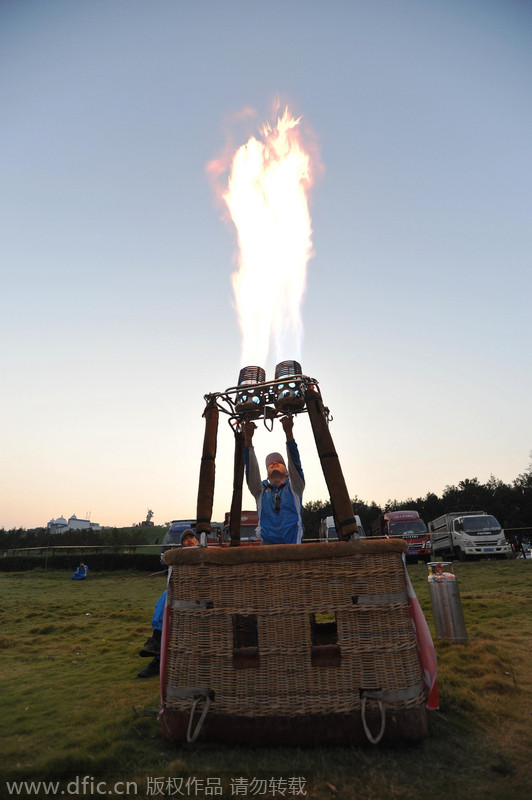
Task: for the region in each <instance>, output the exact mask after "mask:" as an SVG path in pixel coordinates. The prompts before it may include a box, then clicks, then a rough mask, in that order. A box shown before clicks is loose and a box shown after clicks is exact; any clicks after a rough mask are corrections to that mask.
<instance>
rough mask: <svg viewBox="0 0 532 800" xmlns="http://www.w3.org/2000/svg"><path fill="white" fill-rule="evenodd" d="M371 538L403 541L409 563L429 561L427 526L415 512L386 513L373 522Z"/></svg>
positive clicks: (429, 543) (429, 549) (430, 553)
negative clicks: (383, 537) (406, 547)
mask: <svg viewBox="0 0 532 800" xmlns="http://www.w3.org/2000/svg"><path fill="white" fill-rule="evenodd" d="M370 535H371V536H386V537H389V538H392V539H404V540H405V541H406V542H408V553H407V554H406V556H407V559H408V560H409V561H414V562H417V561H418V560H419V559H420V558H422V559H423V560H424V561H430V560H431V558H432V545H431V542H430V534H429V532H428V530H427V526H426V525H425V523H424V522H423V520H422V519H421V517H420V516H419V514H418V513H417V511H387V512H386V513H385V514H381V515H380V517H377V519H376V520H375V521H374V522H373V524H372V526H371V534H370Z"/></svg>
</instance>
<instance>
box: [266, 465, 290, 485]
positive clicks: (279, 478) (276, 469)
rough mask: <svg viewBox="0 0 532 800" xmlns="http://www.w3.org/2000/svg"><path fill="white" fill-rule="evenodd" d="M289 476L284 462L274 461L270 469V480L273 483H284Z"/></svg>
mask: <svg viewBox="0 0 532 800" xmlns="http://www.w3.org/2000/svg"><path fill="white" fill-rule="evenodd" d="M287 475H288V472H287V471H286V467H285V465H284V464H283V463H282V461H272V463H271V464H270V465H269V467H268V480H269V481H270V482H271V483H277V482H279V483H282V482H283V481H284V479H285V478H286V476H287Z"/></svg>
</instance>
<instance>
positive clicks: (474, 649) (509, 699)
mask: <svg viewBox="0 0 532 800" xmlns="http://www.w3.org/2000/svg"><path fill="white" fill-rule="evenodd" d="M409 572H410V576H411V578H412V582H413V584H414V587H415V589H416V592H417V593H418V597H419V599H420V602H421V604H422V606H423V608H424V610H425V614H426V617H427V620H428V622H429V626H430V627H431V629H432V630H433V625H432V612H431V607H430V601H429V594H428V585H427V568H426V566H425V565H422V564H419V565H414V566H411V567H409ZM455 572H456V574H457V577H458V579H459V582H460V589H461V595H462V602H463V607H464V615H465V619H466V625H467V629H468V635H469V643H468V644H467V645H456V644H449V643H445V642H436V648H437V652H438V661H439V686H440V699H441V709H440V711H439V712H431V714H430V716H429V737H428V738H427V739H425V740H424V741H423V742H421V743H420V744H418V745H416V746H409V747H406V746H401V745H400V744H397V745H394V746H390V745H388V746H380V745H379V746H377V747H374V746H371V745H369V744H368V745H367V746H364V747H338V748H322V749H308V750H306V749H303V748H293V749H290V748H257V749H252V748H244V747H231V746H221V745H176V744H173V743H170V742H168V741H166V740H165V739H163V738H162V736H161V734H160V731H159V723H158V721H157V719H156V711H157V710H158V706H159V689H158V680H157V679H156V678H152V679H149V680H146V681H141V680H139V679H137V677H136V673H137V671H138V670H139V669H140V668H141V667H142V666H144V665H145V664H146V660H145V659H140V658H138V656H137V651H138V650H139V648H140V647H141V646H142V644H143V642H144V640H145V638H146V636H147V635H148V634H149V632H150V618H151V614H152V610H153V604H154V602H155V600H156V598H157V597H158V595H159V593H160V592H161V591H162V589H163V588H164V585H165V579H164V576H163V575H155V576H149V575H146V574H145V573H137V572H131V573H125V572H120V573H108V572H105V573H103V572H102V573H90V574H89V578H88V579H87V581H84V582H74V581H72V580H71V579H70V573H64V572H58V571H53V572H50V571H49V572H44V571H40V570H34V571H31V572H25V573H0V588H1V594H2V598H3V603H2V612H1V617H0V620H1V627H0V646H1V648H2V664H1V668H0V677H1V685H2V715H1V721H0V734H1V752H2V760H1V764H0V769H1V771H2V774H1V776H0V797H8V796H10V795H9V793H8V787H7V785H6V781H8V780H9V781H11V780H30V779H33V780H35V781H39V780H40V781H45V780H58V781H60V782H61V783H60V786H59V787H58V793H59V794H60V793H61V792H63V794H65V793H66V794H74V789H77V790H78V795H79V796H82V795H83V794H84V795H85V796H90V795H91V794H92V796H97V795H98V794H102V793H103V792H104V789H103V788H102V787H103V784H101V783H99V782H100V781H106V786H105V793H109V792H110V793H111V794H112V790H111V788H110V787H113V790H114V783H115V782H116V781H124V782H125V781H134V782H135V783H136V785H137V789H138V792H137V794H136V796H137V797H157V796H158V797H161V796H175V797H180V796H181V797H183V796H185V797H187V796H189V797H191V796H194V797H206V796H215V795H216V794H217V789H218V788H220V787H221V789H220V790H221V791H222V794H219V793H218V794H217V796H222V797H233V796H235V797H236V796H240V797H254V796H257V797H263V798H266V800H270V799H271V798H273V797H280V796H285V797H289V796H292V797H293V796H299V797H302V796H306V797H307V798H314V799H315V800H322V799H324V798H339V800H342V799H344V798H353V799H354V800H381V798H382V800H384V799H385V798H386V799H387V798H401V799H404V800H417V798H419V799H420V800H421V798H423V800H425V798H434V800H439V798H449V797H451V798H453V800H466V799H467V800H476V798H479V799H480V798H481V799H482V800H484V799H486V800H490V799H491V798H493V799H494V800H496V799H498V798H508V800H520V799H521V798H523V800H524V798H528V797H529V795H530V792H531V791H532V774H531V767H530V755H531V741H532V677H531V669H530V665H531V661H532V653H531V650H532V648H531V646H530V641H531V639H532V619H531V614H530V609H531V601H532V585H531V580H532V562H531V561H527V562H525V561H523V560H520V561H505V562H498V561H490V562H478V563H466V564H461V563H459V564H456V567H455ZM83 776H88V777H89V776H90V781H92V783H91V782H90V781H88V780H87V781H86V783H85V785H84V786H81V785H79V781H80V780H81V779H82V778H83ZM169 777H172V778H175V780H174V781H173V782H171V783H168V784H166V783H164V781H162V779H165V780H166V779H168V778H169ZM155 778H159V779H161V782H159V783H156V782H155V780H154V779H155ZM290 778H297V779H298V781H299V782H294V781H292V782H290V781H289V780H288V779H290ZM181 779H183V780H182V781H181ZM187 779H189V782H188V784H187V783H186V781H187ZM271 779H273V780H271ZM76 780H77V781H78V785H76V783H75V781H76ZM207 780H208V782H207ZM253 780H254V781H255V782H254V783H251V782H252V781H253ZM283 780H286V783H283ZM244 785H246V786H247V787H248V793H247V794H246V793H244V790H243V789H242V787H243V786H244ZM213 787H216V790H215V788H213ZM239 787H240V788H239ZM298 787H299V788H298ZM282 790H284V792H285V793H284V795H283V794H282ZM130 791H131V794H132V793H133V789H131V790H130ZM297 791H300V792H305V793H306V794H305V795H303V794H296V792H297ZM120 794H122V796H125V794H126V791H125V786H124V785H119V786H118V787H117V789H116V792H115V796H118V795H120ZM19 796H22V797H26V796H27V797H29V796H33V797H36V796H37V794H36V793H35V792H33V790H31V791H30V789H27V790H23V791H22V793H21V794H20V795H19ZM40 796H43V797H44V796H50V793H48V794H47V795H46V794H45V793H44V792H43V791H42V792H41V795H40Z"/></svg>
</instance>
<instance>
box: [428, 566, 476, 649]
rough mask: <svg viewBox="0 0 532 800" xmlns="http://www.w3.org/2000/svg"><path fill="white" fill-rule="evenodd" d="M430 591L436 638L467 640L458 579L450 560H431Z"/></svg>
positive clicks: (456, 640)
mask: <svg viewBox="0 0 532 800" xmlns="http://www.w3.org/2000/svg"><path fill="white" fill-rule="evenodd" d="M428 568H429V576H428V580H429V592H430V602H431V605H432V613H433V615H434V626H435V628H436V638H437V639H446V640H447V641H450V642H461V643H465V642H467V631H466V626H465V621H464V614H463V611H462V601H461V600H460V589H459V587H458V580H457V579H456V575H455V574H454V572H453V565H452V562H450V561H431V562H430V563H429V564H428Z"/></svg>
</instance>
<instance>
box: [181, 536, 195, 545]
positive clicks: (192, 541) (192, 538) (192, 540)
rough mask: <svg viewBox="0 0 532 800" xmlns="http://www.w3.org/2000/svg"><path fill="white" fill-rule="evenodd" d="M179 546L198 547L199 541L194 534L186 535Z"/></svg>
mask: <svg viewBox="0 0 532 800" xmlns="http://www.w3.org/2000/svg"><path fill="white" fill-rule="evenodd" d="M181 547H199V542H198V540H197V539H196V537H195V536H187V537H186V538H185V539H183V541H182V542H181Z"/></svg>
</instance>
